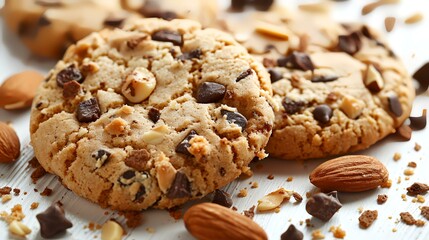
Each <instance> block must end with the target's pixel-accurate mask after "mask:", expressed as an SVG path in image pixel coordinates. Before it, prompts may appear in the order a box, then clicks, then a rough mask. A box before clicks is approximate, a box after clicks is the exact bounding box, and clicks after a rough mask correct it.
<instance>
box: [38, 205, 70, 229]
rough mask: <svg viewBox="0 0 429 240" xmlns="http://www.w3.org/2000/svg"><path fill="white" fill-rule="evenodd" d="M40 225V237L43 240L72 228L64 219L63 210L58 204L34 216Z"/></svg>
mask: <svg viewBox="0 0 429 240" xmlns="http://www.w3.org/2000/svg"><path fill="white" fill-rule="evenodd" d="M36 218H37V221H39V224H40V235H42V237H43V238H52V237H54V236H55V235H57V234H58V233H62V232H64V231H66V230H67V229H68V228H71V227H73V224H72V223H71V222H70V221H69V220H68V219H67V218H66V216H65V213H64V209H63V208H62V206H61V205H60V204H59V203H55V204H54V205H52V206H50V207H49V208H48V209H46V210H45V211H44V212H41V213H39V214H37V215H36Z"/></svg>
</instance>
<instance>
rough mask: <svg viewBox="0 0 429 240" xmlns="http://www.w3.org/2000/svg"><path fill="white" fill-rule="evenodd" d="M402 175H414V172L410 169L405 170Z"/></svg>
mask: <svg viewBox="0 0 429 240" xmlns="http://www.w3.org/2000/svg"><path fill="white" fill-rule="evenodd" d="M404 175H406V176H411V175H414V170H413V169H411V168H407V169H405V170H404Z"/></svg>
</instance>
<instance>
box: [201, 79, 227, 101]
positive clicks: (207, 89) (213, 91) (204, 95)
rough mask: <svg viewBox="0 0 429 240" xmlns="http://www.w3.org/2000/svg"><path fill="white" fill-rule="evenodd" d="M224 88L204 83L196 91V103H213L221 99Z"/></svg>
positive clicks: (224, 91) (220, 85)
mask: <svg viewBox="0 0 429 240" xmlns="http://www.w3.org/2000/svg"><path fill="white" fill-rule="evenodd" d="M225 93H226V87H225V86H224V85H222V84H219V83H215V82H204V83H202V84H200V86H199V87H198V90H197V102H198V103H214V102H218V101H220V100H222V99H223V97H224V96H225Z"/></svg>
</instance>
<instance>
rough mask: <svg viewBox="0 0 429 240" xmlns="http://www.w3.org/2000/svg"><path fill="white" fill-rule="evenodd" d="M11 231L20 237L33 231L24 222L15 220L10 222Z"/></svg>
mask: <svg viewBox="0 0 429 240" xmlns="http://www.w3.org/2000/svg"><path fill="white" fill-rule="evenodd" d="M9 232H10V233H12V234H14V235H17V236H20V237H25V236H26V235H28V234H30V233H31V229H30V228H28V227H27V226H26V225H25V224H24V223H22V222H19V221H16V220H13V221H12V222H11V223H10V224H9Z"/></svg>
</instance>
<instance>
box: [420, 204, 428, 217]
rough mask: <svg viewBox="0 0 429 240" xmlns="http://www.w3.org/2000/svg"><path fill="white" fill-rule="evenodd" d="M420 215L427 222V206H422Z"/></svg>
mask: <svg viewBox="0 0 429 240" xmlns="http://www.w3.org/2000/svg"><path fill="white" fill-rule="evenodd" d="M420 211H421V212H420V214H421V215H422V216H423V217H425V218H426V219H427V220H429V206H423V207H421V208H420Z"/></svg>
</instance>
